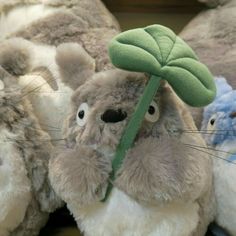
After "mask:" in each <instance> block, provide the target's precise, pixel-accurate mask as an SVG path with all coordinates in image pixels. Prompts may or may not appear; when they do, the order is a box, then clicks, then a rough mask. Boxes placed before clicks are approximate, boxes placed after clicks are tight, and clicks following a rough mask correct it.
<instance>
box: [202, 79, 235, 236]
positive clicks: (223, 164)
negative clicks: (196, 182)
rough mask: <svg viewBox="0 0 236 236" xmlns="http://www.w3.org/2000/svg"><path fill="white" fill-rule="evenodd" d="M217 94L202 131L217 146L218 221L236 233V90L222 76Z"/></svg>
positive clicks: (207, 139) (217, 80)
mask: <svg viewBox="0 0 236 236" xmlns="http://www.w3.org/2000/svg"><path fill="white" fill-rule="evenodd" d="M216 85H217V97H216V99H215V101H214V102H213V103H212V104H210V105H209V106H207V107H206V108H205V109H204V113H203V118H204V119H203V122H202V133H203V135H204V138H205V140H206V142H207V144H208V145H209V146H210V147H213V148H214V149H215V153H214V154H213V159H214V184H215V194H216V203H217V217H216V221H217V223H218V224H219V225H220V226H222V227H223V228H225V229H226V230H228V231H229V232H230V233H231V234H232V235H236V202H235V197H236V193H235V191H236V188H235V184H234V180H235V178H236V155H235V153H236V119H235V118H236V112H235V111H236V109H235V107H236V91H235V90H233V89H232V87H231V86H230V85H229V84H228V83H227V81H226V80H225V79H224V78H222V77H219V78H216Z"/></svg>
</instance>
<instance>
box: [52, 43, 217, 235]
mask: <svg viewBox="0 0 236 236" xmlns="http://www.w3.org/2000/svg"><path fill="white" fill-rule="evenodd" d="M75 59H76V60H75ZM56 60H57V63H58V66H59V68H60V73H61V76H62V79H63V81H64V83H65V84H67V85H68V86H71V88H72V89H74V91H75V92H74V94H73V96H72V101H71V112H70V115H69V116H68V118H67V122H66V124H65V129H64V131H65V138H66V144H65V146H66V148H63V149H62V150H58V155H55V157H54V158H53V159H51V161H50V164H49V176H50V180H51V184H52V186H53V188H54V189H55V191H56V193H57V194H58V195H59V196H60V197H61V198H62V199H63V200H64V201H65V202H66V203H67V206H68V208H69V209H70V211H71V212H72V213H73V215H74V218H75V220H76V221H77V224H78V227H79V228H80V229H81V230H82V231H83V232H84V233H85V235H86V236H93V235H98V236H110V235H114V236H115V235H117V236H118V235H123V236H124V235H137V236H141V235H150V236H151V235H155V236H157V235H160V236H161V235H165V236H180V235H181V236H192V235H195V236H203V235H204V234H205V232H206V229H207V225H208V224H209V223H210V222H211V221H212V220H213V218H214V214H215V213H214V196H213V189H212V162H211V159H210V158H209V156H208V155H207V154H206V153H204V152H199V151H197V150H196V149H195V148H194V147H196V146H201V147H206V146H205V143H204V141H203V139H202V138H201V137H200V135H199V134H197V133H192V132H188V131H189V130H196V127H195V125H194V122H193V120H192V118H191V115H190V113H189V112H188V110H187V109H186V107H185V106H184V105H183V104H182V102H181V101H180V100H179V99H178V98H177V96H176V95H175V94H174V92H173V91H172V90H171V88H170V87H169V86H168V85H167V84H165V83H163V84H162V86H161V88H160V90H159V91H158V92H157V94H156V96H155V99H154V100H153V102H152V104H151V106H150V108H149V111H148V112H147V114H146V116H145V120H144V121H143V124H142V127H141V129H140V131H139V133H138V135H137V138H136V140H135V144H134V146H133V148H131V149H130V150H129V152H128V153H127V155H126V157H125V160H124V162H123V164H122V167H121V169H120V170H119V172H118V174H117V176H116V180H115V182H114V183H113V185H114V188H113V190H112V193H111V195H110V196H109V198H108V199H107V201H106V202H101V200H102V199H103V198H104V196H105V192H106V188H107V184H108V181H109V173H110V172H111V161H112V158H113V156H114V153H115V151H116V147H117V145H118V143H119V140H120V138H121V135H122V133H123V131H124V129H125V127H126V125H127V122H128V121H129V119H130V117H131V116H132V113H133V112H134V108H135V105H136V103H137V101H138V99H139V98H140V96H141V94H142V93H143V89H144V87H145V83H146V80H147V78H146V77H145V76H144V75H142V74H138V73H130V72H126V71H121V70H118V69H114V70H108V71H105V72H99V73H95V71H94V70H91V68H92V67H91V65H93V59H92V58H91V57H90V56H89V55H88V54H87V53H86V52H85V51H84V50H83V49H82V48H81V47H80V46H79V45H76V44H63V45H61V46H59V47H58V49H57V56H56ZM71 71H73V73H71Z"/></svg>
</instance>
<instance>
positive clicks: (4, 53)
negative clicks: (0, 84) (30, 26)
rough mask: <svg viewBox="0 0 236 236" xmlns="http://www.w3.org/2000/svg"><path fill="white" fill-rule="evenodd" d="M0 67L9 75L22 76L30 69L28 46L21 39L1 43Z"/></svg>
mask: <svg viewBox="0 0 236 236" xmlns="http://www.w3.org/2000/svg"><path fill="white" fill-rule="evenodd" d="M0 65H1V66H2V68H4V69H5V70H6V71H7V72H8V73H9V74H11V75H16V76H19V75H24V74H25V73H27V71H28V70H29V68H30V53H29V44H28V43H27V41H26V40H24V39H22V38H13V39H9V40H6V41H3V42H2V43H1V45H0Z"/></svg>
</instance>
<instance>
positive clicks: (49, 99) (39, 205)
mask: <svg viewBox="0 0 236 236" xmlns="http://www.w3.org/2000/svg"><path fill="white" fill-rule="evenodd" d="M0 14H1V17H0V32H1V35H0V65H1V66H2V68H4V70H0V75H1V80H0V89H1V88H4V87H5V90H4V92H6V91H8V92H9V96H10V97H9V102H10V101H11V99H13V98H14V99H17V98H19V97H20V98H21V97H22V99H21V100H22V101H20V102H19V104H18V103H16V104H15V103H14V105H13V106H12V107H10V104H8V106H9V109H12V110H15V109H16V106H18V105H19V106H21V107H20V108H21V110H22V112H23V113H24V116H26V118H24V117H22V118H21V119H25V120H24V122H26V124H25V123H17V121H18V120H17V121H16V122H15V121H14V119H13V118H12V120H10V121H8V120H7V123H9V125H7V131H8V129H10V131H9V132H10V134H9V135H10V136H11V137H12V135H13V136H14V137H15V135H16V137H17V140H18V139H19V141H17V142H16V143H17V144H16V145H17V151H18V149H19V150H20V151H19V153H18V156H19V157H21V159H22V161H21V162H23V163H24V164H25V169H24V166H22V168H20V167H18V168H19V169H18V170H19V173H15V174H16V177H17V176H18V177H19V180H18V181H19V184H20V181H21V186H18V188H23V187H24V186H27V184H28V185H29V184H30V187H31V189H30V190H27V189H26V188H25V189H26V190H25V191H22V192H21V193H19V194H18V193H17V189H18V188H16V187H14V189H15V190H16V195H15V197H16V198H18V200H19V201H20V199H21V197H23V196H24V198H25V201H24V202H22V203H21V208H19V212H16V211H15V218H13V217H10V218H11V219H12V220H11V221H7V224H8V225H6V220H8V218H7V217H5V219H3V218H4V217H3V215H1V216H0V218H1V217H2V218H1V220H2V223H0V225H1V224H2V225H1V226H0V230H1V231H0V235H1V236H3V233H4V234H5V233H6V234H8V233H9V232H10V231H11V235H12V236H33V235H37V234H38V232H39V230H40V228H41V227H42V226H43V225H44V224H45V223H46V221H47V218H48V213H49V212H51V211H53V210H54V209H55V208H56V207H58V206H60V204H61V201H59V200H58V198H57V197H55V195H54V192H53V191H52V189H51V186H50V184H48V182H47V168H48V160H49V157H50V155H51V153H52V145H51V143H52V144H53V145H54V146H60V142H61V141H62V140H63V134H62V125H63V120H64V119H65V117H66V116H68V113H69V101H70V97H71V94H72V91H73V90H72V89H71V88H70V87H69V86H66V85H65V84H64V83H63V81H61V77H60V73H59V68H58V65H57V63H55V54H56V47H57V46H60V47H62V48H63V45H60V44H63V43H65V42H76V43H79V44H80V45H81V46H82V47H84V48H85V49H86V51H87V53H88V54H89V55H90V56H92V57H93V59H91V58H90V59H91V68H90V67H89V69H90V70H91V71H94V69H95V68H96V71H101V70H105V69H108V68H110V67H111V64H110V63H109V58H108V55H107V50H106V47H107V43H108V41H109V40H110V39H111V38H112V37H113V36H114V35H115V34H117V33H118V32H119V26H118V24H117V22H116V20H115V19H114V18H113V16H112V15H111V14H110V13H109V12H108V11H107V9H106V8H105V7H104V5H103V3H102V2H101V1H99V0H79V1H77V0H76V1H74V0H9V1H4V0H0ZM60 47H59V49H58V52H59V50H60ZM78 47H79V46H78ZM84 54H86V53H84ZM57 55H59V53H58V54H57ZM61 56H62V57H64V62H65V60H66V55H63V54H62V55H61ZM68 59H69V58H68ZM57 60H58V64H59V65H60V63H59V61H60V56H59V57H57ZM67 62H68V63H69V60H68V61H67ZM60 66H61V67H62V69H63V66H62V65H60ZM66 66H68V64H66ZM6 71H7V72H8V73H10V74H11V75H13V76H14V78H13V77H12V78H11V79H6V78H8V77H10V75H9V74H7V73H6ZM62 71H63V70H61V72H62ZM6 75H7V77H6ZM2 79H3V82H4V83H3V82H2ZM17 82H18V85H19V87H17V86H16V84H17ZM14 86H16V89H15V87H14ZM11 87H12V88H11ZM9 88H11V90H9ZM16 92H17V93H19V96H16ZM4 96H5V95H4ZM0 109H2V107H1V106H0ZM0 111H1V113H0V115H4V114H2V112H4V111H2V110H0ZM15 112H16V111H15ZM7 114H8V113H7ZM7 114H5V115H7ZM7 117H8V116H7ZM13 117H14V116H13ZM36 117H37V119H36ZM8 118H9V119H10V116H9V117H8ZM32 120H33V121H32ZM11 122H13V123H14V122H15V123H14V125H16V127H14V129H12V128H11V125H12V124H11ZM30 126H31V129H30ZM33 130H34V131H35V132H33ZM45 131H46V132H47V133H45ZM0 133H1V137H2V138H5V136H4V135H5V131H4V130H2V132H1V130H0ZM48 134H49V135H48ZM51 141H52V142H51ZM3 149H4V148H3V147H2V145H0V150H1V152H3V151H4V152H5V149H4V150H3ZM9 149H10V150H11V151H12V154H14V149H13V148H11V146H10V147H9ZM21 149H22V150H21ZM21 152H22V153H21ZM12 158H13V157H12ZM15 158H17V157H15ZM11 160H12V159H11ZM18 162H19V163H20V160H18ZM16 163H17V162H16ZM8 164H9V165H10V164H11V163H10V159H9V162H6V163H4V167H6V168H8ZM14 168H16V166H14V165H13V166H12V168H11V170H12V171H13V170H14ZM25 173H27V176H25ZM3 175H4V173H3ZM9 175H10V176H11V173H10V172H9ZM27 181H28V183H27ZM14 183H15V182H9V185H10V184H14ZM9 191H12V189H11V190H9ZM27 191H28V192H27ZM12 194H13V193H12ZM17 194H18V195H17ZM29 196H30V199H29ZM4 201H5V199H2V202H3V204H4ZM19 201H15V203H14V204H18V205H19ZM6 204H8V205H9V206H10V207H12V208H9V209H8V211H9V216H12V211H13V208H14V206H15V205H13V204H11V202H10V201H9V202H6ZM8 205H6V207H7V206H8ZM6 209H7V208H6ZM3 210H4V209H3ZM1 212H2V211H1ZM16 213H17V214H16ZM4 214H5V213H4ZM4 220H5V221H4ZM4 222H5V223H4ZM3 231H4V232H3ZM4 236H5V235H4Z"/></svg>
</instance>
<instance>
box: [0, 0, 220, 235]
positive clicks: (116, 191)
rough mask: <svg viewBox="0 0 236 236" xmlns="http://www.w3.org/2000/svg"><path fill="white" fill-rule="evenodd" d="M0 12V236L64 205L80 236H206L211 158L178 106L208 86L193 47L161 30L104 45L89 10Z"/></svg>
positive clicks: (14, 7)
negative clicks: (200, 150) (82, 233)
mask: <svg viewBox="0 0 236 236" xmlns="http://www.w3.org/2000/svg"><path fill="white" fill-rule="evenodd" d="M0 11H1V14H2V15H1V21H0V32H2V34H1V41H0V66H1V68H0V69H1V70H0V76H1V77H0V116H1V120H0V138H1V140H0V142H1V143H4V145H3V144H0V158H1V159H0V164H1V166H0V185H1V189H2V190H1V195H0V203H1V206H4V207H2V209H1V211H0V236H8V235H12V236H34V235H35V236H36V235H38V233H39V230H40V228H42V227H43V225H44V224H45V223H46V221H47V219H48V215H49V213H50V212H52V211H54V210H55V209H56V208H57V207H60V206H61V205H62V202H64V203H66V205H67V207H68V208H69V210H70V211H71V213H72V214H73V216H74V218H75V220H76V222H77V224H78V227H79V229H80V230H81V231H83V232H84V233H85V235H87V236H94V235H98V236H110V235H114V236H116V235H117V236H118V235H123V236H125V235H134V234H135V235H137V236H143V235H150V236H151V235H160V236H162V235H165V236H203V235H204V234H205V232H206V230H207V227H208V225H209V223H211V222H212V221H213V220H214V219H215V210H216V206H215V201H214V200H215V195H214V188H213V179H212V177H213V175H212V173H213V171H212V159H211V157H210V155H209V153H207V152H205V153H203V152H199V150H198V149H197V148H196V147H199V146H201V147H202V148H207V147H206V144H205V142H204V140H203V138H202V137H201V135H200V134H199V133H197V132H192V131H194V130H195V131H196V126H195V124H194V122H193V119H192V117H191V114H190V112H189V111H188V108H187V107H186V106H185V104H184V103H183V102H185V103H187V104H189V105H192V106H205V105H207V104H208V103H210V102H212V100H213V99H214V96H215V84H214V83H213V80H212V75H211V73H210V72H209V70H208V69H207V67H206V66H204V65H203V64H202V63H200V62H199V60H198V58H197V56H196V55H195V53H194V52H193V51H192V49H191V48H190V47H189V46H188V45H187V44H186V43H185V42H184V41H183V40H181V39H180V38H179V37H178V36H176V35H175V34H174V33H173V32H172V31H171V30H169V29H168V28H166V27H163V26H160V25H153V26H149V27H146V28H142V29H134V30H131V31H127V32H124V33H121V34H119V35H118V36H116V37H115V38H114V39H113V40H112V41H111V39H112V38H113V37H114V36H115V35H117V34H118V33H119V27H118V25H117V23H116V21H115V20H114V19H113V18H112V16H111V15H110V14H109V12H107V10H106V8H105V7H104V6H103V4H102V3H101V2H100V1H98V0H81V1H73V0H70V1H65V0H42V1H40V0H26V1H24V3H22V1H20V0H12V1H2V2H0ZM19 19H21V20H19ZM10 25H11V27H9V26H10ZM110 41H111V43H110V49H109V55H108V52H107V46H108V43H109V42H110ZM109 56H110V58H109ZM111 62H112V63H113V64H114V66H113V65H112V63H111ZM115 67H118V68H120V69H118V68H115ZM138 72H139V73H138ZM140 72H141V73H140ZM1 176H2V177H1ZM54 191H55V193H56V194H57V195H56V194H55V193H54ZM15 209H17V211H16V210H15ZM13 216H14V217H13Z"/></svg>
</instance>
